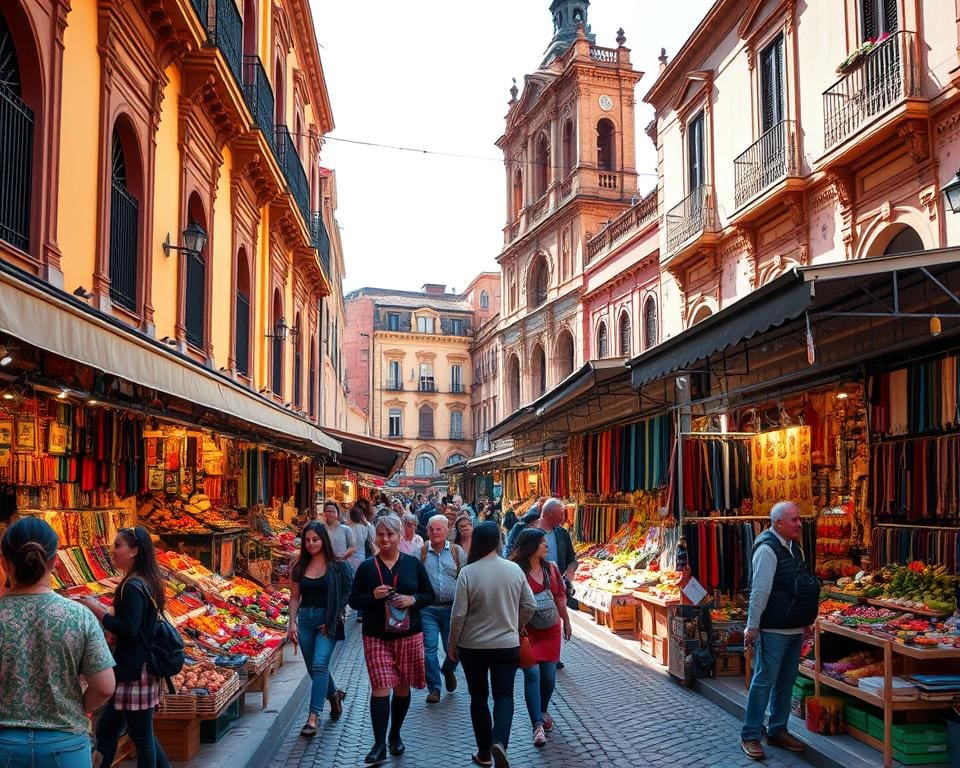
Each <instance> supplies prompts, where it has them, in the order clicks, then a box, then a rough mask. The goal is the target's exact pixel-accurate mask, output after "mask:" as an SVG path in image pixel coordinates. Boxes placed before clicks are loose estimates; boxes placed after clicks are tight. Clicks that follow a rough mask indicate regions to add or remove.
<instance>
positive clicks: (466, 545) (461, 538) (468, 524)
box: [453, 512, 473, 557]
mask: <svg viewBox="0 0 960 768" xmlns="http://www.w3.org/2000/svg"><path fill="white" fill-rule="evenodd" d="M454 528H455V529H456V531H455V533H454V536H453V543H454V544H457V545H459V547H460V548H461V549H462V550H463V551H464V552H466V553H467V556H468V557H469V556H470V542H471V540H472V539H473V520H472V519H471V518H470V515H469V514H467V513H466V512H461V513H460V514H459V515H457V519H456V521H455V522H454Z"/></svg>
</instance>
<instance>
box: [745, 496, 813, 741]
mask: <svg viewBox="0 0 960 768" xmlns="http://www.w3.org/2000/svg"><path fill="white" fill-rule="evenodd" d="M770 524H771V525H770V528H769V529H768V530H766V531H764V532H763V533H761V534H760V535H759V536H758V537H757V540H756V542H755V543H754V546H753V577H752V579H751V585H750V607H749V610H748V614H747V629H746V631H745V632H744V633H743V640H744V644H745V645H747V646H753V647H754V654H753V658H754V672H753V679H752V680H751V681H750V693H749V694H748V696H747V710H746V714H745V716H744V722H743V728H742V729H741V731H740V747H741V748H742V749H743V751H744V754H746V755H747V757H750V758H752V759H754V760H763V759H764V758H765V757H766V755H765V753H764V751H763V745H762V744H761V743H760V738H761V736H762V735H763V731H764V725H763V720H764V715H765V714H766V711H767V705H768V704H769V705H770V718H769V720H768V721H767V726H766V734H767V744H769V745H770V746H774V747H783V748H784V749H789V750H791V751H793V752H802V751H803V749H804V744H803V742H802V741H800V740H799V739H797V738H796V737H795V736H793V735H792V734H790V733H789V732H788V731H787V721H788V720H789V719H790V698H791V694H792V689H793V683H794V681H795V680H796V678H797V667H798V665H799V663H800V646H801V645H802V643H803V637H804V633H805V632H806V631H807V630H808V628H809V627H810V626H811V625H812V624H813V622H814V620H815V619H816V617H817V605H818V599H819V594H820V584H819V582H818V581H817V580H816V577H814V576H813V575H812V574H811V573H810V572H809V571H808V570H807V566H806V562H805V561H804V557H803V551H802V549H801V548H800V533H801V531H802V528H803V523H802V522H801V520H800V509H799V507H797V505H796V504H794V503H793V502H790V501H781V502H778V503H777V504H774V506H773V509H771V510H770Z"/></svg>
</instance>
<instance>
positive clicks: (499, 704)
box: [447, 523, 537, 768]
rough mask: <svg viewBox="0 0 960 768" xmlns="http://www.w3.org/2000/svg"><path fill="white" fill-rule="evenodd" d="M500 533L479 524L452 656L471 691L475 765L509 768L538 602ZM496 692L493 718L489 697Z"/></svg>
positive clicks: (463, 581) (461, 584) (464, 576)
mask: <svg viewBox="0 0 960 768" xmlns="http://www.w3.org/2000/svg"><path fill="white" fill-rule="evenodd" d="M499 547H500V529H499V528H498V527H497V525H496V524H495V523H483V524H482V525H478V526H477V528H476V529H475V530H474V532H473V542H472V544H471V549H470V557H469V558H468V559H467V565H465V566H464V568H463V570H462V571H460V577H459V578H458V579H457V591H456V594H455V596H454V599H453V608H452V610H451V615H450V640H449V648H448V651H447V655H448V657H449V658H450V659H451V660H453V661H455V660H457V658H459V659H460V661H461V663H462V664H463V673H464V675H465V676H466V678H467V688H468V689H469V691H470V720H471V721H472V723H473V735H474V738H475V739H476V742H477V752H476V753H475V754H474V755H473V762H474V763H476V764H477V765H481V766H489V765H495V766H496V768H508V767H509V762H508V760H507V746H508V742H509V739H510V728H511V727H512V725H513V683H514V679H515V678H516V675H517V664H518V661H519V656H520V627H522V626H526V624H527V622H528V621H529V620H530V617H531V616H533V614H534V612H535V611H536V609H537V604H536V602H535V600H534V597H533V592H532V591H531V590H530V585H529V584H528V583H527V579H526V576H524V573H523V571H522V570H521V569H520V566H519V565H517V564H516V563H511V562H510V561H509V560H503V559H502V558H501V557H500V554H499ZM491 689H492V691H493V718H492V720H491V716H490V708H489V703H488V699H489V697H490V691H491Z"/></svg>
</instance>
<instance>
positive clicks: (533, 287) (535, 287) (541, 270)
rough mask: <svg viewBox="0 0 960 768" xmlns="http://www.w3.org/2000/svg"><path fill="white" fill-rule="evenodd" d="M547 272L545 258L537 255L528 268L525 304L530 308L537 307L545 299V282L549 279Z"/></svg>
mask: <svg viewBox="0 0 960 768" xmlns="http://www.w3.org/2000/svg"><path fill="white" fill-rule="evenodd" d="M549 277H550V276H549V273H548V272H547V260H546V259H545V258H544V257H543V256H538V257H537V259H536V261H534V263H533V267H531V269H530V277H529V278H528V281H527V282H528V285H529V288H528V289H527V290H528V293H527V306H528V307H529V308H530V309H533V308H534V307H539V306H540V305H541V304H545V303H546V301H547V282H548V280H549Z"/></svg>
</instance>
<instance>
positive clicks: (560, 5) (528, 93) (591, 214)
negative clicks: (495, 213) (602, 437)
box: [497, 0, 643, 416]
mask: <svg viewBox="0 0 960 768" xmlns="http://www.w3.org/2000/svg"><path fill="white" fill-rule="evenodd" d="M589 6H590V3H589V0H553V2H552V3H551V4H550V13H551V15H552V18H553V38H552V39H551V40H550V43H549V44H548V46H547V49H546V55H545V58H544V59H543V63H542V64H541V65H540V68H539V69H537V71H536V72H533V73H532V74H529V75H527V76H526V77H525V79H524V84H523V92H522V93H520V92H519V91H518V89H517V85H516V82H514V86H513V88H511V89H510V94H511V99H510V102H509V111H508V112H507V115H506V130H505V132H504V134H503V136H501V137H500V138H499V139H498V140H497V146H498V147H499V148H500V149H501V150H502V151H503V158H504V165H505V169H506V188H505V192H506V209H507V221H506V226H505V227H504V245H503V250H502V251H501V253H500V255H499V256H498V257H497V261H498V262H499V263H500V265H501V271H502V306H501V313H500V318H501V319H500V333H501V339H500V341H501V349H502V350H503V353H502V354H503V357H502V367H501V370H502V371H503V373H504V375H503V376H501V377H500V378H501V387H500V389H501V412H502V413H503V415H504V416H507V415H509V414H510V413H512V412H513V411H514V410H516V409H517V408H519V407H520V406H521V405H525V404H527V403H529V402H532V401H533V400H535V399H536V398H537V397H539V396H540V395H541V394H543V393H544V392H545V391H547V390H548V389H551V388H552V387H554V386H555V385H556V384H558V383H559V382H560V381H561V380H563V379H564V378H565V377H566V376H568V375H569V374H570V373H572V372H573V371H574V370H575V369H576V368H577V367H579V366H580V365H581V364H582V363H583V362H584V361H583V352H582V350H583V340H582V339H581V338H580V336H581V333H580V331H579V328H581V323H580V321H579V319H578V316H577V315H578V311H579V295H580V289H581V286H582V283H583V267H584V245H585V243H586V241H587V240H588V239H589V238H590V237H591V236H592V235H593V234H594V233H596V232H597V231H599V229H600V228H601V227H602V226H603V225H604V224H605V223H606V222H607V221H608V220H611V219H615V218H617V216H618V215H619V214H620V213H621V212H623V211H624V210H625V209H626V208H627V207H628V206H629V205H630V204H631V201H632V199H633V198H634V197H635V195H636V193H637V172H636V160H635V146H634V142H635V129H634V105H635V95H634V91H635V88H636V85H637V82H638V81H639V80H640V78H641V77H642V76H643V75H642V73H641V72H638V71H636V70H634V69H633V67H632V65H631V63H630V49H629V48H627V47H625V43H626V38H625V37H624V34H623V30H622V29H621V30H619V31H618V32H617V38H616V42H617V47H615V48H602V47H599V46H597V45H596V44H595V36H594V35H593V34H592V33H591V32H590V25H589V23H588V19H587V13H588V10H589Z"/></svg>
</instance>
